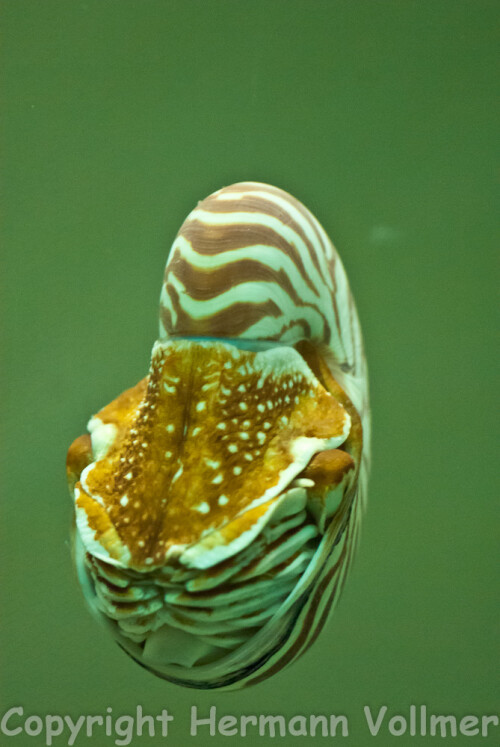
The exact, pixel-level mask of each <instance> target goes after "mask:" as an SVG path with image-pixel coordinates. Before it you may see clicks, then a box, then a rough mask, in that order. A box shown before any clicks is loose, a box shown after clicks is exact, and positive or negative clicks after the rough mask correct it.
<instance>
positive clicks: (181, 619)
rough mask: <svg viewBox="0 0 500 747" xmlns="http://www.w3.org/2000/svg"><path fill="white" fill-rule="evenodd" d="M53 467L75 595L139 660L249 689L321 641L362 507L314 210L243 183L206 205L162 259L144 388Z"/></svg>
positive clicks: (350, 404)
mask: <svg viewBox="0 0 500 747" xmlns="http://www.w3.org/2000/svg"><path fill="white" fill-rule="evenodd" d="M88 429H89V435H87V436H82V437H80V438H79V439H77V440H76V441H75V442H74V444H73V445H72V446H71V448H70V451H69V453H68V480H69V484H70V490H71V493H72V496H73V497H74V502H75V518H76V528H75V536H74V556H75V562H76V567H77V571H78V576H79V580H80V583H81V585H82V588H83V590H84V593H85V596H86V598H87V601H88V603H89V605H90V607H91V608H92V610H93V611H94V613H95V614H97V616H98V617H99V618H100V619H101V620H102V621H103V622H105V623H106V624H107V625H108V627H109V628H110V629H111V631H112V633H113V635H114V636H115V638H116V639H117V641H118V642H119V644H120V645H121V646H122V648H123V649H125V650H126V651H127V653H129V654H130V655H131V656H132V657H133V658H134V659H135V660H136V661H137V662H139V663H140V664H141V665H143V666H145V667H146V668H148V669H149V670H150V671H152V672H154V673H155V674H157V675H159V676H161V677H164V678H165V679H168V680H171V681H172V682H176V683H179V684H182V685H187V686H191V687H199V688H211V687H238V686H242V685H246V684H251V683H256V682H259V681H260V680H262V679H264V678H266V677H269V676H270V675H272V674H274V673H275V672H277V671H279V670H280V669H281V668H282V667H283V666H285V665H287V664H289V663H290V662H291V661H293V660H294V659H296V658H297V656H299V655H300V654H301V653H302V652H303V651H305V650H306V648H307V647H308V646H309V645H310V644H311V643H312V642H313V641H314V640H315V639H316V637H317V635H318V633H319V632H320V630H321V628H322V627H323V625H324V623H325V621H326V619H327V617H328V614H329V612H330V611H331V608H332V606H333V604H334V603H335V601H336V599H337V598H338V595H339V592H340V589H341V587H342V584H343V581H344V579H345V576H346V573H347V570H348V568H349V565H350V562H351V559H352V555H353V550H354V547H355V545H356V539H357V535H358V532H359V525H360V518H361V513H362V508H363V503H364V500H365V496H366V479H367V473H368V458H369V408H368V394H367V375H366V364H365V359H364V354H363V343H362V337H361V331H360V326H359V321H358V317H357V313H356V309H355V306H354V302H353V299H352V295H351V292H350V289H349V285H348V281H347V278H346V275H345V271H344V268H343V266H342V263H341V261H340V259H339V257H338V255H337V253H336V251H335V249H334V248H333V245H332V243H331V242H330V240H329V238H328V236H327V235H326V233H325V231H324V230H323V228H322V227H321V225H320V224H319V223H318V221H317V220H316V219H315V218H314V216H313V215H312V214H311V213H310V212H309V211H308V210H307V209H306V208H305V207H304V206H303V205H302V204H301V203H300V202H298V201H297V200H296V199H294V198H293V197H291V195H289V194H287V193H286V192H283V191H282V190H280V189H277V188H275V187H271V186H269V185H265V184H259V183H255V182H244V183H241V184H234V185H232V186H231V187H227V188H225V189H221V190H219V191H218V192H215V193H214V194H213V195H210V196H209V197H208V198H207V199H205V200H204V201H202V202H201V203H199V204H198V206H197V207H196V208H195V209H194V210H193V211H192V212H191V213H190V214H189V216H188V217H187V218H186V220H185V221H184V223H183V225H182V226H181V229H180V231H179V233H178V235H177V237H176V239H175V241H174V244H173V246H172V249H171V252H170V255H169V259H168V262H167V266H166V270H165V279H164V284H163V288H162V292H161V299H160V336H159V340H158V341H157V342H156V343H155V345H154V347H153V352H152V357H151V365H150V370H149V373H148V375H147V376H146V378H145V379H143V380H142V381H140V382H139V383H138V384H137V385H136V386H135V387H133V388H132V389H129V390H127V391H126V392H124V393H123V394H122V395H120V396H119V397H118V398H117V399H116V400H114V401H113V402H111V403H110V404H109V405H107V406H106V407H104V408H103V409H102V410H101V411H99V412H98V413H97V415H95V416H94V417H93V418H91V420H90V422H89V425H88Z"/></svg>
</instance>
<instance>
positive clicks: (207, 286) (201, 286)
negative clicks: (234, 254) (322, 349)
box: [166, 249, 330, 339]
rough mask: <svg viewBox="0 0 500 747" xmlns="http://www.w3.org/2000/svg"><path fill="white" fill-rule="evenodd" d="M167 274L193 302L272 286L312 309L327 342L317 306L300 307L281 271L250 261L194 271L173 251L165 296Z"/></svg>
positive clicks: (327, 326) (321, 315)
mask: <svg viewBox="0 0 500 747" xmlns="http://www.w3.org/2000/svg"><path fill="white" fill-rule="evenodd" d="M170 273H173V274H174V275H175V277H176V278H178V279H179V280H180V281H181V282H182V284H183V285H184V286H185V287H186V288H189V296H190V298H193V299H194V300H196V301H208V300H210V299H212V298H216V297H217V296H219V295H220V294H222V293H224V292H225V291H227V290H228V289H230V288H233V287H234V286H235V285H240V284H241V283H251V282H257V283H276V285H279V286H280V287H281V288H282V289H283V290H284V291H285V292H286V293H287V294H288V295H289V296H290V298H291V300H292V301H293V303H294V304H295V306H296V307H297V308H298V309H299V308H311V309H314V311H315V312H316V313H317V314H318V315H319V316H320V317H321V319H322V321H323V328H324V330H325V334H324V338H325V339H329V335H330V325H329V324H328V320H327V318H326V316H325V314H324V313H323V312H322V310H321V308H320V307H318V306H317V305H315V304H312V303H304V301H303V300H302V298H301V297H300V296H299V295H298V293H297V291H296V290H295V288H294V286H293V284H292V283H291V281H290V278H289V277H288V275H287V273H286V272H285V271H284V270H283V269H280V270H273V268H272V267H269V265H266V264H264V263H263V262H259V261H258V260H254V259H239V260H234V261H233V262H229V263H227V264H225V265H223V266H221V267H215V268H214V269H209V268H201V267H194V266H193V265H192V264H190V263H189V262H188V261H187V260H186V259H184V258H183V257H182V252H181V251H180V250H179V249H176V250H175V253H174V255H173V257H172V260H171V262H169V267H168V271H167V273H166V284H167V292H169V287H170V286H169V283H168V278H169V275H170Z"/></svg>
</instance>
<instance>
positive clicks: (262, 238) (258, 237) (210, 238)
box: [165, 220, 319, 296]
mask: <svg viewBox="0 0 500 747" xmlns="http://www.w3.org/2000/svg"><path fill="white" fill-rule="evenodd" d="M178 236H182V237H183V238H184V239H186V241H189V243H190V244H191V246H192V248H193V250H194V251H195V252H198V254H204V255H210V256H212V255H215V254H220V253H222V252H229V251H233V250H235V249H245V248H247V247H249V246H257V245H259V244H263V245H264V246H272V247H273V248H274V249H279V250H280V251H282V252H283V253H284V254H285V256H287V257H289V258H290V260H291V261H292V262H293V263H294V265H295V266H296V268H297V270H298V271H299V273H300V276H301V278H302V279H303V281H304V282H305V283H306V285H307V286H308V287H309V288H310V289H311V291H312V292H313V293H314V294H315V295H316V296H319V293H318V289H317V288H316V286H315V285H314V284H313V282H312V281H311V278H310V277H309V275H308V274H307V272H306V269H305V267H304V264H303V262H302V257H301V256H300V253H299V252H298V250H297V249H296V247H294V246H293V245H292V244H290V243H289V242H288V241H286V239H284V238H283V237H282V236H280V234H279V233H277V232H276V231H274V230H273V229H271V228H269V227H267V226H264V225H262V224H256V223H235V224H234V225H227V224H225V225H219V226H217V225H207V224H206V223H202V222H201V221H199V220H187V221H186V222H185V223H184V224H183V226H182V227H181V229H180V231H179V233H178ZM169 264H170V262H168V263H167V268H166V272H165V277H166V276H167V273H168V268H169Z"/></svg>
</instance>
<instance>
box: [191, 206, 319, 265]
mask: <svg viewBox="0 0 500 747" xmlns="http://www.w3.org/2000/svg"><path fill="white" fill-rule="evenodd" d="M280 197H282V198H283V199H286V200H287V201H288V202H290V203H291V204H293V205H294V206H295V203H294V202H293V200H291V199H290V196H289V195H287V194H286V192H282V193H281V195H280ZM297 207H298V205H297ZM197 209H198V210H206V211H207V212H210V213H217V214H224V213H256V214H259V213H262V214H264V215H268V216H270V217H272V218H276V219H277V220H279V221H280V223H282V224H283V226H284V227H287V228H291V229H292V231H295V233H296V234H297V235H298V236H299V237H300V238H301V239H302V241H303V242H304V244H305V245H306V247H307V249H308V251H309V254H310V257H311V261H312V263H313V264H314V266H315V268H316V270H317V272H318V274H319V275H320V276H322V275H323V272H322V270H321V267H320V265H319V260H318V256H317V253H316V252H315V251H314V248H313V246H312V244H311V241H310V239H309V238H308V237H307V235H306V234H305V232H304V229H303V228H302V227H301V226H300V225H299V224H298V223H297V222H296V221H295V220H294V219H293V218H292V217H291V215H290V213H289V212H287V210H286V209H285V208H282V207H281V206H280V205H277V204H276V203H275V202H272V200H266V199H265V198H264V197H261V196H260V195H259V196H258V197H253V196H250V195H245V197H242V198H240V199H236V200H218V199H217V196H216V195H215V196H214V195H211V196H210V197H207V198H206V200H203V202H201V203H200V204H199V205H198V208H197ZM309 224H310V225H311V226H312V227H313V228H314V226H313V225H312V223H311V222H310V221H309ZM250 225H251V226H252V227H253V226H254V225H255V224H254V223H251V224H250ZM315 233H316V235H317V237H318V241H319V243H320V246H322V241H321V238H320V236H319V234H318V232H317V231H315Z"/></svg>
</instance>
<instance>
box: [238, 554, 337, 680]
mask: <svg viewBox="0 0 500 747" xmlns="http://www.w3.org/2000/svg"><path fill="white" fill-rule="evenodd" d="M341 560H342V555H341V557H340V558H339V559H338V561H337V562H336V563H335V565H334V566H333V567H332V568H331V570H330V571H329V572H328V573H327V574H326V576H325V578H324V579H323V580H322V581H321V583H320V584H319V586H318V588H317V589H316V592H315V594H314V596H313V600H312V601H310V602H309V608H308V610H307V614H306V616H305V618H304V620H303V621H302V623H301V631H300V633H299V635H298V636H297V638H296V640H295V642H294V643H293V645H292V646H290V648H289V649H287V651H286V653H285V654H284V655H283V656H282V657H281V658H280V659H279V660H278V661H277V662H276V663H275V664H274V665H273V666H272V667H270V668H269V669H266V670H265V671H264V672H263V673H262V674H260V675H258V676H257V677H254V678H252V679H251V680H249V681H248V683H245V684H247V685H256V684H258V683H259V682H262V681H263V680H266V679H268V677H272V676H273V675H274V674H276V673H277V672H279V671H280V670H281V669H283V667H285V666H286V665H287V664H290V663H291V662H292V661H293V660H294V659H295V658H296V657H297V655H298V653H299V652H300V651H301V649H302V647H303V646H304V644H306V643H307V637H308V635H309V634H310V632H311V631H310V626H311V624H312V622H313V620H314V615H315V614H316V604H315V603H314V602H315V600H316V599H318V598H320V597H321V595H322V594H323V592H324V590H325V588H326V587H327V586H328V584H329V583H330V581H331V580H332V578H333V576H334V574H335V573H336V572H337V569H338V566H339V563H340V562H341ZM308 599H309V596H308V597H307V599H306V600H305V602H304V604H306V603H307V602H308ZM319 632H320V630H318V633H319Z"/></svg>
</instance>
